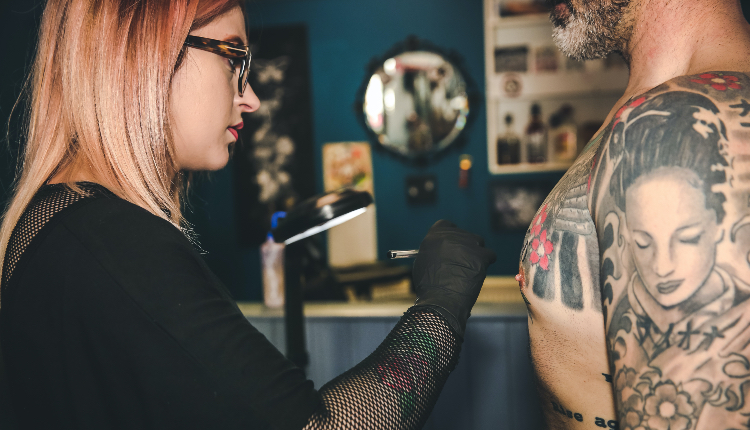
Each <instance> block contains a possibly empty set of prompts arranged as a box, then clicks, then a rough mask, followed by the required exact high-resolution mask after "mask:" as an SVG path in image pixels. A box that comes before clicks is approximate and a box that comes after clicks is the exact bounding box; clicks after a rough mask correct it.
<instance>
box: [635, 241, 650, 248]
mask: <svg viewBox="0 0 750 430" xmlns="http://www.w3.org/2000/svg"><path fill="white" fill-rule="evenodd" d="M635 244H636V245H638V248H641V249H646V248H648V246H649V245H651V244H650V243H647V244H645V245H641V244H640V242H638V241H637V240H636V241H635Z"/></svg>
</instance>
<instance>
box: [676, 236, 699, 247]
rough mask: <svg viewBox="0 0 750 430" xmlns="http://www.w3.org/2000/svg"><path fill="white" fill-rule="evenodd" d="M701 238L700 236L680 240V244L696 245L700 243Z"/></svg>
mask: <svg viewBox="0 0 750 430" xmlns="http://www.w3.org/2000/svg"><path fill="white" fill-rule="evenodd" d="M701 236H702V235H701V234H699V235H698V236H694V237H689V238H687V239H680V242H682V243H689V244H693V245H695V244H696V243H698V242H700V240H701Z"/></svg>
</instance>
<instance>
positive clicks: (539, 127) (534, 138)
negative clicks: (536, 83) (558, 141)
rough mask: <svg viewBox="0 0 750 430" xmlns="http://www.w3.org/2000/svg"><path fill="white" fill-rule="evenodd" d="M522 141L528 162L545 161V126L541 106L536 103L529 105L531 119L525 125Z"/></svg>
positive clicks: (546, 150) (546, 148) (546, 158)
mask: <svg viewBox="0 0 750 430" xmlns="http://www.w3.org/2000/svg"><path fill="white" fill-rule="evenodd" d="M524 141H525V143H526V156H527V160H526V161H528V162H529V163H545V162H547V160H548V156H547V155H548V154H547V153H548V145H547V127H545V126H544V122H542V108H541V107H540V106H539V104H537V103H534V104H533V105H531V119H530V120H529V123H528V125H526V133H525V135H524Z"/></svg>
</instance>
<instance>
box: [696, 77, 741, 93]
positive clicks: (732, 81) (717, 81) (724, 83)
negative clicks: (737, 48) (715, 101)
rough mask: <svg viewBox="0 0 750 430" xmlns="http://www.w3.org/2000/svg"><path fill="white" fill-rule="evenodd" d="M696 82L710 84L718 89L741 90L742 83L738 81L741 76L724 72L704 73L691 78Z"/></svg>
mask: <svg viewBox="0 0 750 430" xmlns="http://www.w3.org/2000/svg"><path fill="white" fill-rule="evenodd" d="M691 81H692V82H695V83H696V84H703V85H708V86H710V87H711V88H713V89H715V90H717V91H726V90H727V89H730V88H731V89H733V90H739V89H741V88H742V85H741V84H740V83H739V82H738V81H739V78H737V77H736V76H732V75H725V74H723V73H704V74H702V75H700V76H699V79H691Z"/></svg>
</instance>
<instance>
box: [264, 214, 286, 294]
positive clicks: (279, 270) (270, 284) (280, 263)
mask: <svg viewBox="0 0 750 430" xmlns="http://www.w3.org/2000/svg"><path fill="white" fill-rule="evenodd" d="M284 216H286V212H275V213H274V214H273V215H272V216H271V229H274V228H276V226H277V225H278V223H279V218H283V217H284ZM260 259H261V265H262V267H263V302H264V303H265V305H266V306H267V307H269V308H281V307H283V306H284V244H283V243H276V242H274V240H273V236H272V235H271V232H268V235H267V236H266V241H265V242H264V243H263V245H261V246H260Z"/></svg>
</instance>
